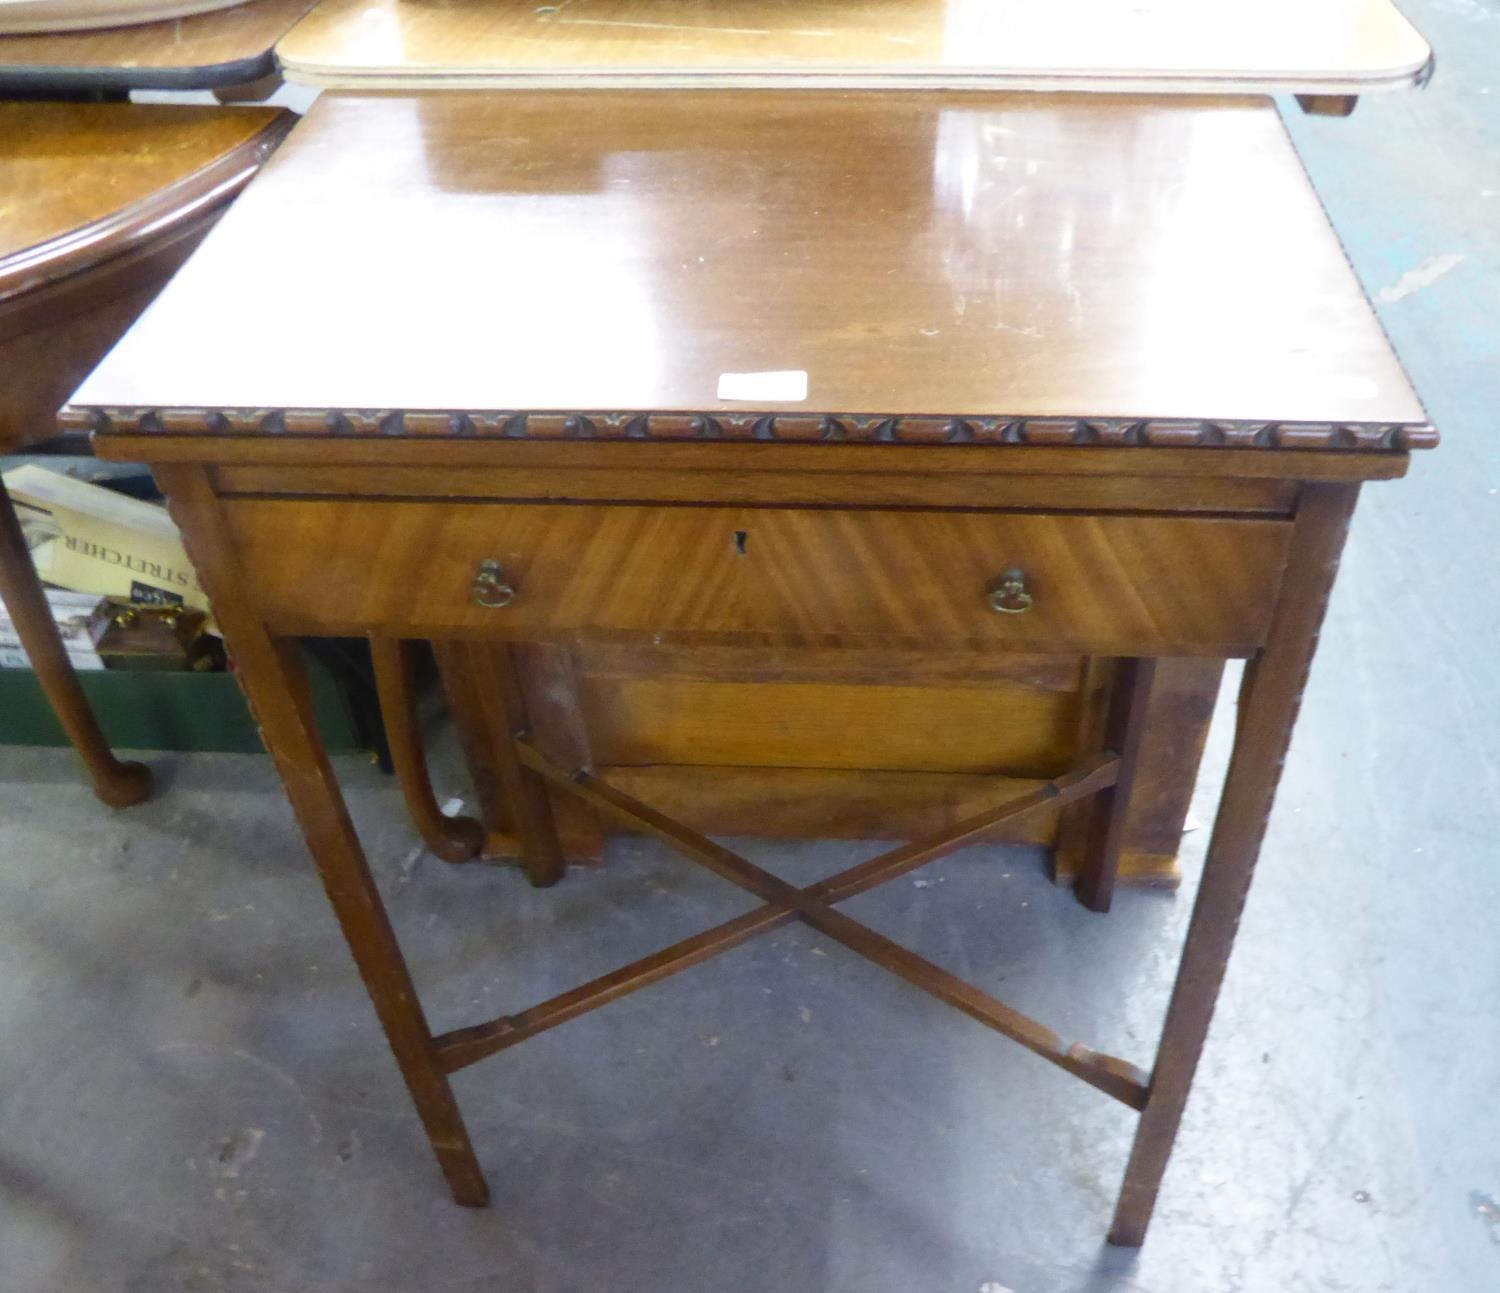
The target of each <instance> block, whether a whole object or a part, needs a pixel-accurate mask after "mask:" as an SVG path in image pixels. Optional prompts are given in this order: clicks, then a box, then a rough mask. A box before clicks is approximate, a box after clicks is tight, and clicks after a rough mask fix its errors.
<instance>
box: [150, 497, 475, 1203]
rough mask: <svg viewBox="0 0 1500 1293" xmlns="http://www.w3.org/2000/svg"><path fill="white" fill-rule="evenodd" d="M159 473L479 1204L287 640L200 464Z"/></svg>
mask: <svg viewBox="0 0 1500 1293" xmlns="http://www.w3.org/2000/svg"><path fill="white" fill-rule="evenodd" d="M157 475H158V479H159V481H160V483H161V485H162V487H163V488H164V489H165V490H166V493H167V496H168V499H169V500H170V504H171V510H172V514H173V516H174V517H175V518H176V519H177V521H178V524H179V525H180V526H181V528H182V530H183V533H184V535H185V536H186V537H187V539H188V542H189V547H190V553H189V555H190V556H191V557H192V558H193V564H194V565H195V566H196V567H197V570H198V574H199V577H200V578H201V579H202V580H203V584H204V587H205V588H206V589H207V590H208V594H209V597H210V598H211V599H212V601H213V605H214V613H215V615H216V616H217V618H218V621H219V625H220V627H221V628H222V629H223V631H224V639H225V643H226V645H227V646H228V648H229V650H230V652H231V654H232V655H233V656H234V658H235V660H236V662H237V664H238V670H239V678H240V683H241V685H242V686H243V687H244V689H245V695H246V697H247V699H248V700H249V702H250V707H251V709H252V710H253V711H254V713H255V716H256V719H257V721H258V722H259V723H260V728H261V733H262V735H263V737H264V739H265V743H266V748H267V749H268V750H269V751H270V753H271V756H272V758H273V759H274V760H275V762H276V767H277V771H278V772H279V773H280V774H281V780H282V784H283V785H284V786H285V789H286V793H287V798H288V799H290V800H291V804H292V810H293V812H294V813H295V814H296V816H297V822H298V825H299V826H300V827H301V828H302V834H303V836H304V837H305V838H306V840H307V846H308V848H309V850H310V851H311V853H312V856H313V861H314V862H315V863H316V864H317V867H318V871H319V873H320V875H321V876H322V879H323V887H324V889H325V890H326V891H327V893H328V899H329V901H330V902H331V903H332V904H333V910H334V913H335V915H336V916H337V917H338V921H339V925H340V926H341V927H342V929H343V932H344V937H345V939H346V940H347V941H348V944H349V950H350V951H351V952H352V953H353V955H354V961H355V964H356V965H357V966H358V967H359V972H360V976H361V978H363V979H364V983H365V988H366V990H367V991H368V992H369V994H370V1000H371V1002H372V1003H373V1004H374V1006H375V1013H376V1014H377V1015H378V1016H379V1018H380V1023H381V1026H382V1027H383V1028H384V1029H385V1035H386V1038H387V1039H388V1040H389V1042H390V1046H391V1050H392V1051H393V1052H394V1053H395V1056H396V1062H397V1064H398V1065H399V1066H400V1068H401V1075H402V1077H403V1078H404V1079H405V1080H406V1086H407V1089H408V1090H409V1091H410V1092H411V1098H412V1103H413V1104H415V1105H416V1107H417V1113H418V1115H419V1116H420V1117H421V1119H422V1125H423V1126H424V1127H425V1128H426V1130H427V1137H428V1139H429V1140H430V1141H431V1143H432V1149H433V1152H434V1153H435V1154H436V1155H437V1160H438V1164H439V1166H440V1167H441V1168H442V1170H443V1175H444V1176H445V1177H446V1178H447V1181H448V1188H449V1189H450V1190H451V1191H452V1193H453V1198H454V1201H455V1202H457V1203H462V1204H467V1205H470V1206H478V1205H481V1204H483V1203H485V1202H486V1201H487V1200H488V1197H489V1188H488V1186H487V1185H486V1184H485V1180H484V1175H483V1173H482V1172H481V1171H480V1169H479V1162H478V1159H477V1158H476V1157H475V1155H474V1148H473V1146H472V1145H471V1144H470V1142H469V1135H468V1132H467V1131H466V1130H465V1128H464V1124H463V1118H462V1117H461V1115H460V1114H459V1111H458V1104H457V1102H456V1101H455V1100H454V1098H453V1091H452V1088H451V1087H450V1086H449V1084H448V1078H447V1076H446V1074H444V1072H443V1071H442V1069H441V1067H440V1066H439V1064H438V1062H437V1058H436V1053H435V1050H434V1046H433V1040H432V1032H431V1029H430V1028H429V1027H428V1025H427V1019H426V1017H425V1016H424V1015H423V1013H422V1008H421V1006H420V1004H419V1003H418V1000H417V991H416V987H415V985H414V984H413V983H412V979H411V974H410V972H409V971H408V970H407V967H406V960H405V958H404V957H403V956H402V955H401V948H400V945H399V944H398V943H397V942H396V935H395V932H394V931H393V930H392V928H391V923H390V918H389V916H388V915H387V913H386V909H385V904H384V903H383V902H382V901H381V898H380V892H379V890H378V889H377V888H376V887H375V881H374V878H373V877H372V876H371V874H370V868H369V864H368V863H367V862H366V860H365V855H364V850H363V849H362V848H361V847H360V843H359V839H358V837H357V836H356V835H355V833H354V825H353V823H352V822H351V821H350V820H349V812H348V809H347V808H346V806H345V804H344V797H343V794H342V793H341V792H340V790H339V786H338V782H337V780H336V779H335V777H334V774H333V768H332V767H331V766H330V765H329V762H328V754H327V751H326V749H325V748H324V746H323V741H322V738H321V737H320V736H319V734H318V731H317V727H316V724H315V722H314V719H313V715H312V702H311V698H310V694H309V691H308V685H307V674H306V671H305V669H304V668H303V666H302V661H301V657H300V654H299V652H298V649H297V646H296V643H295V642H290V641H287V640H285V639H276V638H273V637H272V636H271V635H270V634H269V633H268V632H267V630H266V628H265V626H264V625H263V624H262V623H261V621H260V618H259V617H258V616H257V614H256V613H255V610H254V607H253V605H252V604H251V603H250V602H249V601H248V600H247V594H246V590H245V583H244V580H243V579H242V577H241V575H240V571H239V569H238V566H237V563H236V561H235V559H234V553H233V549H232V547H231V544H230V541H229V538H228V535H227V533H226V531H225V529H224V524H223V519H222V517H221V516H220V514H219V511H218V503H217V500H215V498H214V497H213V493H212V490H211V489H210V487H209V484H208V481H207V479H206V478H205V477H204V475H203V474H202V472H201V471H200V470H198V469H196V468H185V467H173V468H170V469H165V468H164V469H161V470H159V471H158V473H157Z"/></svg>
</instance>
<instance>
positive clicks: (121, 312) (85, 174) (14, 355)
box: [0, 103, 296, 452]
mask: <svg viewBox="0 0 1500 1293" xmlns="http://www.w3.org/2000/svg"><path fill="white" fill-rule="evenodd" d="M295 120H296V118H295V117H294V116H293V115H292V114H291V113H289V112H282V111H279V110H276V109H271V108H212V107H202V106H198V105H184V104H145V103H137V104H123V103H122V104H87V103H0V371H3V372H5V373H6V375H7V380H6V381H5V383H4V384H3V392H0V452H3V451H5V450H6V449H7V448H13V447H15V446H17V445H19V444H24V443H27V442H29V441H31V440H36V439H40V438H45V437H46V436H48V435H50V434H53V433H54V432H55V428H54V425H53V421H52V415H53V413H54V412H55V411H56V409H57V407H58V405H59V404H61V403H62V401H63V399H64V398H66V396H67V394H68V392H69V391H70V390H71V389H72V387H73V386H74V385H76V384H77V382H78V380H79V378H81V377H82V376H83V374H84V373H86V372H87V371H88V369H89V368H91V367H92V366H93V364H95V363H97V362H98V360H99V357H100V356H101V355H102V354H103V353H104V351H105V350H107V349H108V348H109V347H110V346H111V345H113V344H114V341H115V340H116V339H117V338H118V337H119V334H120V333H121V332H123V331H124V329H125V328H126V327H127V326H128V325H129V323H130V322H131V320H132V319H133V318H134V317H135V315H136V314H137V313H139V311H140V309H141V308H142V307H143V306H144V305H145V304H146V302H147V301H149V300H150V299H151V297H152V296H153V295H154V294H155V292H156V291H157V290H159V288H160V287H161V284H162V283H163V282H165V281H166V279H167V278H168V277H169V276H170V275H171V273H172V272H173V270H175V269H176V268H177V266H178V264H180V262H181V260H182V258H183V257H184V256H185V255H186V254H187V251H188V249H189V248H190V247H191V246H193V245H194V244H195V242H196V240H197V239H198V238H199V237H201V236H202V233H203V231H204V230H205V229H206V228H207V227H208V225H209V224H210V223H211V222H212V221H213V219H214V218H215V217H216V215H217V213H218V212H219V211H221V210H222V208H223V206H224V205H225V203H227V202H228V200H229V199H230V198H231V197H232V196H233V195H234V194H235V193H236V192H238V191H239V189H240V188H241V187H243V186H244V184H246V183H247V182H248V181H249V179H250V177H251V176H252V175H253V174H254V173H255V172H256V170H257V169H258V168H259V167H260V164H261V162H262V161H263V160H264V158H265V157H266V155H267V154H268V153H269V152H270V151H271V150H272V149H273V148H274V147H275V146H276V145H277V143H279V142H280V140H281V139H282V137H283V136H284V135H285V134H286V132H287V131H288V130H289V129H290V128H291V125H292V123H293V121H295Z"/></svg>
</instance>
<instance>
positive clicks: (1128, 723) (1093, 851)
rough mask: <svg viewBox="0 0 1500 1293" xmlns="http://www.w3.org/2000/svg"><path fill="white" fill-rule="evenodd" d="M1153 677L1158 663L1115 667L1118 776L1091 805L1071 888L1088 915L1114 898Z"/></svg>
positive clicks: (1109, 734)
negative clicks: (1076, 871) (1079, 858)
mask: <svg viewBox="0 0 1500 1293" xmlns="http://www.w3.org/2000/svg"><path fill="white" fill-rule="evenodd" d="M1155 677H1156V662H1155V661H1154V660H1141V659H1126V660H1120V661H1118V662H1117V663H1116V668H1115V680H1114V690H1113V694H1112V695H1111V697H1110V703H1109V721H1108V725H1107V728H1106V731H1105V736H1104V743H1105V747H1106V748H1107V749H1109V750H1110V751H1112V752H1113V753H1115V754H1118V755H1119V756H1120V775H1119V777H1118V778H1117V779H1116V781H1115V784H1114V785H1112V786H1111V787H1110V788H1109V789H1108V790H1102V791H1100V792H1099V794H1097V795H1096V796H1095V797H1094V802H1093V804H1092V805H1091V806H1090V813H1089V832H1088V842H1087V844H1086V845H1085V846H1084V854H1083V863H1082V866H1081V867H1080V869H1079V872H1078V879H1077V881H1075V883H1074V887H1073V892H1074V894H1075V895H1076V896H1077V898H1078V901H1079V902H1081V903H1082V904H1083V905H1084V906H1085V907H1087V908H1089V910H1090V911H1098V912H1105V911H1108V910H1109V906H1110V902H1111V901H1112V900H1113V898H1114V892H1115V877H1116V875H1118V873H1119V870H1120V850H1121V847H1122V845H1123V844H1124V842H1125V819H1126V815H1127V814H1128V813H1129V812H1130V792H1131V791H1132V790H1133V789H1134V787H1135V773H1136V768H1137V766H1138V765H1139V763H1140V754H1141V744H1142V740H1143V738H1144V736H1145V719H1146V709H1147V706H1148V704H1149V702H1150V699H1151V684H1152V682H1153V681H1154V680H1155Z"/></svg>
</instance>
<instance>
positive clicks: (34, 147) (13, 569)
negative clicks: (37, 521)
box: [0, 103, 293, 807]
mask: <svg viewBox="0 0 1500 1293" xmlns="http://www.w3.org/2000/svg"><path fill="white" fill-rule="evenodd" d="M292 120H293V118H292V115H291V114H290V113H285V112H278V111H275V110H272V109H267V108H245V109H224V108H201V107H177V106H165V105H151V104H69V103H0V193H4V194H5V195H6V199H5V219H4V221H3V222H0V373H3V374H4V382H3V386H0V453H13V452H15V451H16V450H18V449H20V448H22V447H24V446H26V445H28V444H31V443H33V442H35V441H39V440H46V439H49V438H51V437H52V436H54V435H55V434H56V432H57V427H56V420H55V418H56V411H57V408H58V406H59V405H60V404H61V403H62V402H63V401H64V400H65V399H66V398H67V396H68V393H69V392H70V391H71V390H72V389H73V388H74V387H75V386H76V385H77V384H78V382H79V381H80V379H81V378H82V377H83V376H84V375H85V374H86V373H87V372H88V371H89V370H90V369H91V368H93V367H94V365H95V364H97V363H98V362H99V360H100V358H101V357H102V356H103V355H104V353H105V352H106V351H107V350H108V349H109V348H110V346H112V345H113V344H114V343H115V342H116V341H117V340H118V339H119V337H120V335H121V334H122V333H123V332H124V331H125V329H126V328H127V327H128V326H129V324H130V323H131V322H132V321H133V320H134V319H135V317H136V316H137V315H138V314H139V313H140V312H141V310H142V309H143V308H144V307H145V306H146V304H147V303H148V302H149V301H150V300H151V299H152V297H153V296H155V295H156V293H157V292H158V291H159V290H160V289H161V286H162V284H163V283H164V282H166V280H167V279H168V278H169V277H171V275H172V273H173V272H174V271H175V270H176V269H177V267H178V266H179V265H180V264H182V262H183V261H184V260H185V259H186V258H187V256H188V253H189V252H190V251H191V250H192V249H193V248H194V247H195V246H197V244H198V242H199V240H200V239H201V238H202V237H203V235H204V233H205V232H207V230H208V228H209V226H210V225H212V224H213V222H214V221H215V220H216V219H218V217H219V214H220V213H221V212H222V211H223V210H224V207H225V205H226V204H227V203H228V202H229V200H230V199H231V198H232V197H233V196H234V194H235V193H237V192H238V191H239V190H240V189H241V188H243V187H244V185H245V184H246V183H247V182H248V180H249V179H250V176H251V175H253V174H254V173H255V170H256V168H257V167H258V166H259V165H260V163H261V161H262V160H263V159H264V158H265V156H266V155H267V154H268V153H269V152H270V151H271V150H272V149H273V148H274V147H275V146H276V144H277V143H278V142H279V141H280V139H281V138H282V137H283V136H284V135H285V134H286V132H287V131H288V130H289V129H290V127H291V122H292ZM0 598H3V600H4V602H5V605H6V607H7V608H8V609H9V611H10V613H11V616H12V618H13V619H14V620H15V624H16V629H17V631H18V633H19V635H20V637H21V640H22V642H23V644H24V645H25V647H26V651H27V654H28V655H29V656H30V658H31V661H32V664H33V666H34V668H35V670H36V673H37V678H38V680H39V681H40V682H41V685H42V688H43V690H44V691H45V692H46V694H47V697H48V699H49V700H50V701H51V702H52V706H53V709H54V710H55V711H56V713H57V716H58V719H59V721H60V722H61V723H62V725H63V728H64V730H65V731H66V732H67V734H68V737H69V739H70V740H71V741H72V743H73V746H74V748H75V749H76V750H77V751H78V753H79V754H80V755H81V756H82V758H83V760H84V762H85V764H86V765H87V766H88V769H89V771H90V773H91V774H92V776H93V780H94V787H95V792H96V793H97V794H98V796H99V798H100V799H102V800H104V801H105V802H106V803H108V804H112V805H115V806H117V807H118V806H123V805H125V804H131V803H136V802H138V801H140V800H141V799H143V798H145V797H146V795H148V794H149V793H150V787H151V778H150V775H149V773H148V772H147V770H146V769H145V768H144V767H142V766H141V765H139V764H121V763H119V762H118V761H117V760H116V759H115V758H114V756H113V755H112V754H111V753H110V752H109V749H108V747H107V746H106V745H105V742H104V738H103V736H102V735H101V733H100V731H99V726H98V724H97V722H95V720H94V716H93V714H92V713H91V712H90V710H89V706H88V701H87V700H86V699H85V697H84V694H83V691H82V689H81V688H80V687H79V685H78V679H77V678H76V677H75V676H74V674H73V670H72V667H71V665H70V664H69V663H68V657H67V652H66V651H65V649H64V648H63V645H62V642H61V641H60V640H59V638H58V635H57V630H56V626H55V625H54V624H53V622H52V615H51V612H50V611H49V610H48V608H47V602H46V598H45V596H44V595H43V593H42V589H41V585H40V584H39V583H38V582H37V577H36V571H35V569H34V568H33V567H32V564H31V560H30V558H29V556H28V555H27V552H26V545H25V541H24V539H23V537H22V533H21V528H20V526H19V524H18V522H17V520H16V516H15V512H14V510H13V509H12V507H11V502H10V499H9V497H8V496H7V495H6V493H5V489H4V486H3V485H0Z"/></svg>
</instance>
